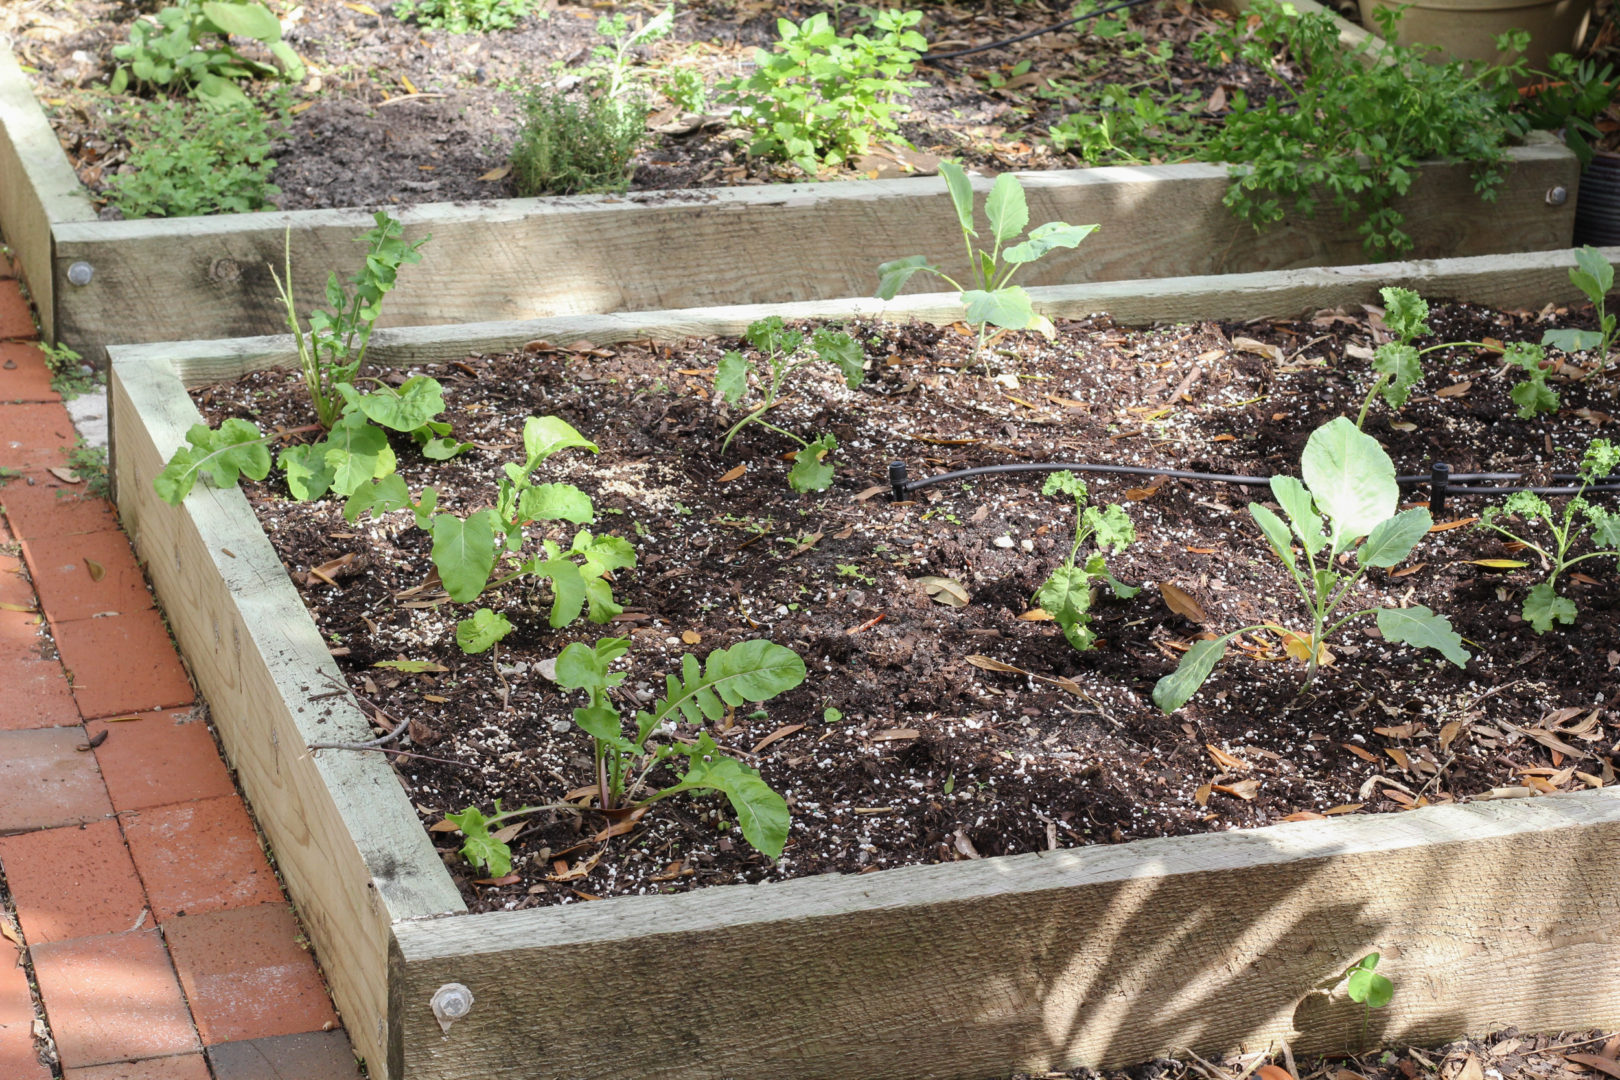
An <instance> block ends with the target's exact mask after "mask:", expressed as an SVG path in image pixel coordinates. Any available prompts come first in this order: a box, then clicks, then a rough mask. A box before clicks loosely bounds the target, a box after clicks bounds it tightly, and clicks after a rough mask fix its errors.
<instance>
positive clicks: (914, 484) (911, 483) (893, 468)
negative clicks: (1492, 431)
mask: <svg viewBox="0 0 1620 1080" xmlns="http://www.w3.org/2000/svg"><path fill="white" fill-rule="evenodd" d="M906 472H907V470H906V463H905V462H903V461H894V462H890V463H889V489H890V494H891V495H892V497H893V499H894V501H895V502H902V501H904V500H905V498H906V496H907V495H910V494H911V493H912V492H914V491H918V490H920V489H922V488H925V487H932V486H933V485H935V484H948V483H950V482H952V481H954V480H966V479H968V478H970V477H974V476H999V475H1003V474H1007V473H1026V472H1077V473H1081V472H1083V473H1104V474H1107V475H1112V476H1163V477H1167V478H1169V479H1171V480H1207V481H1210V482H1213V483H1217V484H1238V485H1241V486H1243V487H1269V486H1270V485H1271V479H1272V478H1271V477H1269V476H1235V475H1232V474H1229V473H1204V472H1187V471H1185V470H1182V469H1155V468H1152V467H1150V466H1146V465H1092V464H1088V463H1085V462H1079V461H1043V462H1037V463H1034V464H1030V465H980V466H978V467H977V468H972V469H958V470H956V471H955V472H948V473H940V474H939V475H938V476H925V477H922V478H920V479H917V480H911V479H908V478H907V475H906ZM1522 475H1523V474H1522V473H1516V472H1499V473H1454V472H1452V471H1451V466H1450V465H1447V464H1445V463H1443V462H1440V463H1437V464H1436V465H1435V466H1434V468H1432V469H1431V470H1430V471H1429V473H1428V474H1427V475H1425V476H1397V477H1396V478H1395V482H1396V483H1397V484H1400V485H1401V486H1402V487H1417V486H1427V487H1428V489H1429V512H1430V513H1431V514H1438V513H1440V512H1441V511H1442V510H1444V509H1445V507H1446V499H1447V498H1448V497H1450V496H1452V495H1512V494H1514V493H1515V492H1520V491H1529V492H1532V493H1534V494H1536V495H1579V494H1582V493H1583V491H1584V493H1585V494H1587V495H1599V494H1616V493H1620V477H1604V478H1603V479H1602V480H1601V481H1600V482H1598V483H1595V484H1591V485H1589V486H1587V487H1586V488H1584V489H1582V488H1580V487H1569V486H1564V487H1527V486H1513V487H1476V486H1473V485H1475V484H1477V483H1478V482H1480V481H1489V480H1517V479H1519V478H1520V476H1522ZM1553 479H1555V480H1574V479H1578V477H1577V475H1576V474H1574V473H1554V474H1553ZM1455 484H1460V485H1462V486H1460V487H1454V486H1453V485H1455Z"/></svg>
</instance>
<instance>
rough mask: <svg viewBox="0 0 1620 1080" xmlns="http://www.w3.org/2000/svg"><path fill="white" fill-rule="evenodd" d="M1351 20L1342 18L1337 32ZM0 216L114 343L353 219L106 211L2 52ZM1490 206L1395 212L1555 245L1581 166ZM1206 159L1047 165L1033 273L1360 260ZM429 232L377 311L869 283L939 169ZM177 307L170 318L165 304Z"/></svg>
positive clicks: (760, 293)
mask: <svg viewBox="0 0 1620 1080" xmlns="http://www.w3.org/2000/svg"><path fill="white" fill-rule="evenodd" d="M1347 32H1348V31H1347ZM0 126H3V127H4V128H5V130H6V132H7V134H6V135H5V136H4V137H3V138H0V177H4V179H5V183H4V184H3V185H0V187H3V188H4V189H5V190H6V191H7V192H8V193H10V194H8V195H7V196H6V197H5V198H6V201H5V202H4V203H0V227H3V229H4V231H5V234H6V235H7V237H9V238H11V240H12V243H13V244H14V246H16V247H17V248H18V249H19V253H20V255H21V257H22V261H23V265H24V268H25V271H26V272H27V274H28V276H29V279H30V281H31V283H32V287H33V288H34V291H35V295H36V297H37V298H38V299H39V301H40V307H41V313H42V319H43V321H44V322H45V324H46V331H47V334H48V335H50V336H52V337H53V338H61V339H64V340H66V341H67V342H69V343H70V344H73V345H75V346H76V347H77V346H82V347H84V348H85V349H86V350H88V353H87V354H88V355H92V356H94V355H95V354H96V352H97V350H99V348H100V347H101V346H103V345H107V344H115V343H138V342H148V341H158V340H164V339H170V338H173V337H175V336H177V335H178V334H183V335H184V336H186V337H195V338H199V339H202V338H223V337H238V336H244V335H252V334H260V333H268V332H272V331H275V330H277V329H278V328H279V325H280V318H281V316H280V313H279V312H278V310H277V308H276V306H275V304H274V303H273V302H271V299H270V298H271V297H272V296H273V292H272V290H271V289H270V283H269V271H268V269H267V266H268V264H269V263H271V262H276V263H277V264H278V265H279V262H280V259H281V252H282V242H283V234H284V233H285V231H286V230H287V229H288V228H289V227H290V228H291V229H292V257H293V263H294V267H295V271H296V275H297V280H298V283H299V288H300V291H301V294H303V295H305V296H306V297H308V298H309V299H311V300H312V299H314V297H315V294H314V290H315V288H317V287H318V285H319V283H320V282H322V281H324V278H325V274H326V270H327V268H329V267H336V266H343V265H347V264H348V263H349V261H350V260H349V251H350V237H352V236H353V235H355V233H356V232H357V231H359V226H361V225H363V224H364V222H365V221H366V220H367V216H366V215H365V214H364V213H362V212H361V211H358V210H341V209H339V210H294V211H287V212H267V213H254V214H242V215H234V216H221V217H209V218H197V219H182V220H163V219H145V220H137V221H100V220H96V219H95V212H94V209H93V206H92V204H91V200H90V196H89V193H88V192H87V191H86V190H85V189H84V188H83V187H82V185H80V184H79V183H78V182H77V180H76V179H75V178H74V176H73V171H72V169H71V167H70V166H69V164H68V161H67V159H66V158H65V157H64V155H63V154H62V153H61V152H60V150H59V149H58V148H57V146H56V141H55V139H54V137H53V136H52V134H51V132H50V130H49V127H48V124H47V122H46V120H45V118H44V116H43V114H42V112H41V111H40V109H39V108H38V107H37V106H36V105H35V104H33V102H32V99H31V95H30V93H29V90H28V86H27V83H26V80H25V79H24V77H23V75H22V74H21V73H20V71H19V70H18V69H17V67H16V65H15V63H14V62H13V61H12V60H11V59H10V58H9V57H7V58H0ZM1510 157H1511V167H1510V168H1509V170H1508V172H1507V176H1506V179H1505V181H1504V184H1503V186H1502V189H1501V191H1500V194H1499V196H1498V199H1497V201H1496V202H1495V203H1494V204H1493V205H1492V208H1491V213H1490V215H1488V216H1486V215H1482V214H1481V213H1480V212H1479V206H1478V202H1477V198H1476V196H1475V195H1474V194H1473V183H1472V180H1471V178H1470V176H1469V173H1470V169H1469V168H1468V167H1466V166H1463V165H1449V164H1433V165H1429V166H1426V167H1425V168H1424V169H1423V173H1422V175H1421V177H1420V178H1419V179H1418V181H1417V182H1416V183H1415V185H1414V187H1413V189H1412V191H1411V192H1410V193H1409V195H1408V196H1406V197H1405V199H1404V200H1402V201H1401V202H1400V203H1399V204H1398V205H1399V208H1400V209H1402V210H1403V211H1404V212H1405V214H1406V216H1407V219H1408V221H1409V222H1411V223H1412V228H1411V230H1410V231H1411V233H1412V237H1413V240H1414V242H1415V245H1416V247H1415V252H1414V254H1415V255H1416V256H1419V257H1455V256H1468V255H1476V254H1486V253H1494V252H1511V251H1537V250H1553V249H1557V248H1561V247H1564V246H1567V244H1568V243H1569V239H1570V236H1571V232H1572V227H1573V217H1572V213H1573V210H1572V208H1573V193H1574V191H1575V186H1576V182H1577V174H1578V169H1577V165H1576V162H1575V160H1574V158H1573V157H1572V156H1571V155H1570V154H1569V153H1568V152H1567V151H1566V150H1564V149H1563V148H1562V147H1561V146H1560V145H1558V144H1557V143H1556V142H1555V141H1553V140H1551V139H1550V138H1549V139H1545V140H1536V141H1531V142H1530V143H1528V144H1527V145H1525V146H1523V147H1518V148H1515V149H1513V150H1512V151H1511V152H1510ZM1228 184H1229V178H1228V176H1227V172H1226V170H1225V169H1224V168H1223V167H1221V166H1214V165H1161V166H1154V165H1146V166H1136V167H1109V168H1097V169H1089V170H1050V171H1046V172H1042V173H1040V174H1038V175H1032V176H1031V177H1030V179H1029V181H1028V187H1029V189H1030V195H1031V201H1032V204H1033V205H1032V210H1033V212H1034V214H1035V217H1036V220H1067V221H1072V222H1101V223H1103V225H1104V228H1102V229H1101V230H1100V231H1099V232H1098V233H1097V235H1096V236H1095V237H1094V238H1093V239H1092V241H1091V242H1090V243H1088V244H1087V245H1086V248H1085V250H1084V251H1083V252H1077V253H1072V254H1071V253H1065V255H1066V256H1067V257H1059V256H1054V257H1052V258H1050V259H1048V260H1045V261H1044V262H1043V263H1042V264H1041V266H1040V267H1039V268H1038V270H1037V271H1036V272H1035V273H1034V274H1033V275H1032V276H1031V277H1030V278H1029V279H1028V283H1029V284H1037V285H1039V284H1049V285H1056V284H1062V283H1077V282H1083V281H1108V280H1130V279H1140V278H1156V277H1177V276H1186V275H1207V274H1217V273H1232V272H1248V271H1258V270H1268V269H1280V268H1287V267H1298V266H1306V265H1326V264H1353V263H1357V262H1360V261H1361V260H1362V258H1363V257H1364V256H1363V253H1362V247H1361V238H1360V236H1359V235H1358V233H1357V230H1356V226H1355V225H1354V224H1349V223H1344V222H1341V221H1339V220H1337V218H1336V216H1335V215H1331V214H1321V215H1319V216H1318V218H1316V219H1311V220H1299V219H1290V220H1288V221H1286V222H1284V223H1282V224H1281V225H1279V226H1276V227H1273V228H1270V229H1268V230H1266V231H1265V232H1263V233H1256V232H1255V230H1254V229H1253V228H1252V227H1250V226H1249V225H1247V224H1244V223H1242V222H1240V221H1238V220H1237V219H1235V218H1234V217H1233V216H1232V215H1231V213H1230V212H1229V211H1228V210H1227V209H1226V208H1225V207H1224V206H1223V205H1222V201H1221V200H1222V199H1223V197H1224V196H1225V194H1226V192H1227V188H1228ZM400 217H401V218H402V220H404V221H405V222H406V225H407V228H408V229H409V231H410V234H411V235H412V236H419V235H422V234H424V233H427V232H431V233H433V234H434V235H435V237H436V239H435V264H436V267H435V268H434V269H433V270H431V271H430V272H426V273H418V274H415V275H412V277H411V279H410V280H409V281H408V282H406V283H405V284H404V285H403V286H402V292H401V293H400V295H399V298H398V302H396V303H394V304H393V305H391V307H390V309H389V314H388V315H387V316H386V318H387V319H389V320H392V321H393V322H394V323H395V324H396V325H441V324H453V323H461V322H468V321H481V320H488V319H495V318H499V319H527V318H538V317H551V316H557V315H565V314H579V313H587V312H610V311H638V310H668V309H677V308H687V307H699V306H709V305H715V304H730V303H763V302H782V301H790V300H815V299H827V298H832V297H841V296H857V295H862V294H865V293H867V292H869V291H871V289H872V288H873V286H874V275H873V272H872V266H873V264H874V263H875V262H876V261H881V259H883V258H887V257H889V256H890V255H891V254H894V253H899V252H902V251H904V252H910V251H914V250H919V248H920V249H921V250H922V251H923V253H925V254H929V255H931V256H933V257H935V258H937V259H941V260H949V259H951V258H953V257H954V256H955V255H956V254H957V252H956V247H955V242H954V241H953V240H952V239H951V238H950V237H949V236H947V235H945V234H944V232H943V231H942V230H941V229H940V228H939V223H940V222H941V221H948V220H950V218H949V208H948V202H947V200H946V197H945V194H944V186H943V183H942V182H941V181H940V180H939V179H938V178H931V177H906V178H899V179H892V180H883V179H879V180H855V181H848V182H843V183H838V184H773V185H769V186H759V187H728V188H692V189H686V190H682V191H677V192H668V191H658V192H640V193H632V194H630V195H626V196H569V197H559V198H549V199H539V200H528V199H511V200H504V201H495V202H478V203H427V204H421V205H417V206H413V207H410V208H407V209H403V210H401V211H400ZM177 311H178V312H184V319H185V328H184V329H183V330H179V331H177V330H176V328H175V325H174V321H173V313H174V312H177Z"/></svg>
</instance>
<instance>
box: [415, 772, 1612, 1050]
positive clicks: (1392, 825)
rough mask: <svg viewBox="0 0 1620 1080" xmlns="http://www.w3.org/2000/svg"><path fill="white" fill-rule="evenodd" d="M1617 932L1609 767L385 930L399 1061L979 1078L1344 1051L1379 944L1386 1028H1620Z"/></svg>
mask: <svg viewBox="0 0 1620 1080" xmlns="http://www.w3.org/2000/svg"><path fill="white" fill-rule="evenodd" d="M789 854H790V855H791V848H790V849H789ZM1527 882H1534V883H1536V884H1535V885H1533V886H1527ZM580 887H581V888H583V889H586V890H587V891H588V890H589V888H590V886H589V883H588V882H584V883H581V885H580ZM1549 888H1550V889H1555V890H1557V892H1556V894H1555V895H1554V896H1548V895H1547V893H1546V890H1547V889H1549ZM1615 925H1620V790H1615V789H1606V790H1601V791H1591V792H1584V793H1580V794H1572V795H1564V796H1549V797H1543V798H1535V799H1525V800H1511V801H1500V802H1480V803H1470V804H1465V805H1452V806H1443V807H1430V808H1426V809H1422V810H1418V811H1411V812H1402V813H1395V814H1380V815H1368V816H1352V817H1346V818H1338V819H1329V820H1325V821H1320V822H1302V823H1296V824H1285V825H1276V826H1270V827H1266V828H1260V829H1254V830H1248V831H1234V832H1227V833H1213V834H1206V835H1202V836H1190V837H1174V838H1164V839H1150V840H1140V841H1135V842H1133V843H1129V844H1123V845H1118V846H1103V845H1099V846H1095V847H1086V848H1079V849H1072V850H1066V851H1058V852H1043V853H1040V854H1029V855H1018V856H1005V857H1001V858H994V859H986V860H982V861H973V862H963V863H951V864H944V865H935V866H921V867H908V868H900V869H891V870H884V871H881V872H879V873H875V874H870V875H854V876H833V875H828V876H822V877H816V878H809V879H799V880H794V881H787V882H781V883H774V884H766V885H738V886H721V887H715V888H711V889H707V890H700V891H697V892H692V893H685V894H679V895H673V896H647V897H621V898H616V899H612V900H608V901H604V902H598V903H575V904H571V905H566V906H561V907H549V908H541V909H531V910H528V911H521V912H497V913H489V914H480V915H468V916H462V917H459V918H457V919H453V920H428V921H418V922H407V923H401V924H398V925H396V927H395V940H396V947H395V950H394V951H393V953H392V954H391V958H390V966H391V974H390V984H391V994H392V1000H393V1002H394V1008H395V1010H396V1012H395V1014H394V1020H393V1023H392V1024H391V1025H390V1028H391V1030H392V1031H393V1032H394V1040H395V1041H394V1042H393V1043H392V1044H391V1046H390V1055H391V1056H390V1062H391V1069H392V1070H393V1071H392V1074H393V1075H404V1076H408V1077H410V1078H411V1080H465V1078H469V1077H479V1078H483V1080H539V1078H541V1077H550V1076H554V1075H557V1076H561V1075H570V1076H572V1075H581V1076H594V1075H608V1074H609V1073H615V1074H617V1075H637V1076H641V1075H646V1076H659V1077H666V1078H672V1077H680V1078H700V1077H701V1078H719V1077H725V1076H736V1075H769V1076H772V1077H773V1078H777V1080H816V1078H821V1077H830V1076H848V1077H855V1076H859V1077H862V1078H863V1080H914V1078H923V1077H939V1078H952V1080H958V1078H959V1080H979V1078H982V1077H986V1076H995V1075H1005V1074H1006V1073H1008V1072H1012V1071H1015V1070H1016V1071H1030V1072H1039V1071H1041V1070H1056V1069H1067V1068H1073V1067H1076V1066H1079V1065H1086V1066H1090V1067H1094V1068H1106V1067H1116V1066H1122V1065H1128V1064H1133V1063H1136V1062H1139V1061H1144V1060H1148V1059H1150V1058H1153V1057H1155V1056H1159V1055H1168V1054H1172V1053H1184V1052H1185V1050H1187V1049H1192V1050H1196V1051H1200V1052H1204V1053H1206V1054H1221V1053H1226V1052H1228V1051H1234V1050H1237V1049H1240V1048H1241V1049H1246V1050H1249V1051H1254V1050H1260V1049H1265V1048H1266V1047H1267V1046H1268V1045H1269V1046H1271V1047H1273V1048H1275V1047H1276V1046H1278V1045H1280V1044H1281V1043H1283V1042H1287V1043H1288V1044H1289V1045H1290V1046H1292V1048H1293V1049H1294V1050H1295V1051H1296V1052H1298V1053H1319V1052H1334V1051H1342V1050H1344V1049H1345V1048H1346V1046H1351V1047H1352V1048H1353V1045H1354V1044H1355V1043H1356V1042H1357V1041H1358V1038H1359V1030H1358V1029H1359V1027H1360V1023H1361V1019H1362V1016H1361V1009H1360V1007H1359V1006H1356V1005H1354V1004H1353V1003H1351V1002H1349V1001H1347V1000H1346V999H1345V997H1344V995H1343V994H1342V992H1339V993H1336V994H1335V993H1333V992H1331V991H1332V988H1333V987H1334V985H1335V983H1336V982H1337V981H1338V979H1339V977H1340V975H1341V974H1342V972H1343V971H1344V969H1345V968H1346V967H1347V966H1348V965H1349V964H1351V963H1353V962H1355V961H1356V960H1357V959H1359V958H1360V957H1361V956H1363V955H1365V954H1366V953H1368V952H1374V951H1378V952H1381V953H1382V954H1383V956H1384V958H1385V963H1384V964H1383V965H1382V966H1381V968H1380V970H1381V971H1383V972H1385V973H1387V974H1388V975H1390V976H1391V977H1392V978H1393V979H1394V980H1395V984H1396V987H1397V991H1396V996H1395V1002H1394V1004H1393V1005H1392V1006H1391V1007H1390V1008H1388V1009H1386V1010H1382V1011H1380V1012H1379V1013H1376V1014H1374V1016H1373V1018H1372V1027H1371V1029H1370V1030H1371V1032H1372V1037H1373V1039H1374V1040H1375V1041H1415V1042H1420V1043H1424V1044H1429V1043H1433V1042H1439V1041H1442V1040H1445V1039H1449V1038H1452V1037H1456V1036H1459V1035H1462V1034H1466V1033H1470V1032H1471V1033H1476V1034H1477V1033H1479V1032H1481V1031H1483V1030H1484V1029H1485V1028H1486V1027H1487V1026H1492V1025H1497V1024H1503V1023H1513V1024H1517V1025H1518V1026H1520V1027H1521V1028H1523V1029H1525V1030H1559V1029H1565V1030H1567V1029H1578V1028H1584V1027H1591V1026H1600V1027H1610V1026H1613V1025H1615V1024H1617V1023H1620V938H1617V936H1616V935H1615V934H1614V932H1613V927H1614V926H1615ZM524 972H543V973H544V975H542V976H540V977H539V979H538V981H537V982H526V981H525V979H524V978H523V977H522V973H524ZM784 976H786V977H784ZM451 982H457V983H461V984H463V985H465V986H467V987H468V988H469V989H470V990H471V991H472V993H473V995H474V998H475V1003H474V1005H473V1008H472V1011H471V1013H470V1014H469V1015H468V1016H467V1017H466V1018H465V1019H462V1020H458V1021H457V1022H456V1025H455V1027H453V1028H452V1029H451V1030H450V1032H449V1033H448V1034H445V1033H441V1031H440V1029H439V1026H438V1024H437V1023H436V1021H435V1020H434V1018H433V1015H432V1012H431V1009H430V1007H429V999H430V997H431V995H432V993H433V991H434V990H435V989H436V988H437V987H439V986H440V985H443V984H445V983H451ZM585 1001H589V1002H590V1006H589V1022H588V1023H581V1014H580V1012H579V1011H578V1010H579V1008H580V1003H582V1002H585ZM694 1001H701V1002H702V1003H703V1006H702V1008H701V1009H700V1010H693V1009H690V1008H689V1007H683V1003H688V1005H689V1003H690V1002H694ZM603 1032H613V1033H614V1034H613V1038H611V1039H604V1038H602V1033H603Z"/></svg>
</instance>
